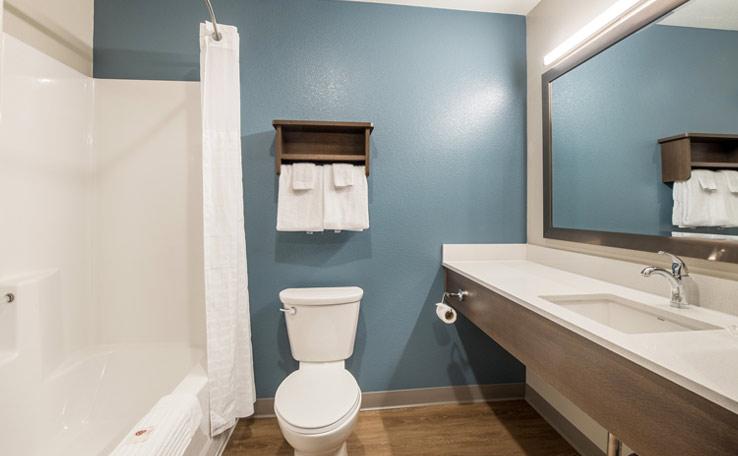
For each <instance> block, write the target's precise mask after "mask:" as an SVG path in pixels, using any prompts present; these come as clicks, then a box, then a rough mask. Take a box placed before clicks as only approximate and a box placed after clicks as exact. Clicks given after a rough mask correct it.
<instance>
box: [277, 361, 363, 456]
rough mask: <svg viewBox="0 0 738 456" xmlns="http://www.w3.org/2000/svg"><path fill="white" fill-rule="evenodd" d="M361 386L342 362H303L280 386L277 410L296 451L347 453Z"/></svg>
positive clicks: (312, 455)
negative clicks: (347, 443)
mask: <svg viewBox="0 0 738 456" xmlns="http://www.w3.org/2000/svg"><path fill="white" fill-rule="evenodd" d="M360 407H361V390H360V389H359V385H358V384H357V383H356V380H355V379H354V377H353V376H352V375H351V374H350V373H349V372H348V371H347V370H346V369H344V366H343V362H340V363H326V364H325V365H321V364H315V365H312V364H306V365H302V366H301V367H300V369H299V370H297V371H295V372H293V373H292V374H290V375H289V376H288V377H287V378H286V379H285V380H284V381H283V382H282V383H281V384H280V385H279V388H278V389H277V394H276V397H275V398H274V413H275V415H276V416H277V422H278V423H279V428H280V429H281V430H282V435H284V438H285V440H287V442H289V444H290V445H291V446H292V447H293V448H294V449H295V455H310V456H318V455H320V456H334V455H336V456H338V455H341V456H343V455H346V454H347V452H346V440H347V439H348V437H349V435H351V431H352V429H353V427H354V424H355V423H356V419H357V417H358V415H359V408H360Z"/></svg>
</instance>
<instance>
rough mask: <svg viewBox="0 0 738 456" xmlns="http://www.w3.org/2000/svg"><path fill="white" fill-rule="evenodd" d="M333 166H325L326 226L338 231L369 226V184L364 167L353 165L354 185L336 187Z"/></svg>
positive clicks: (362, 228)
mask: <svg viewBox="0 0 738 456" xmlns="http://www.w3.org/2000/svg"><path fill="white" fill-rule="evenodd" d="M333 166H334V165H328V166H324V167H323V172H324V175H323V182H324V184H325V189H324V192H323V194H324V202H323V206H324V217H323V220H324V223H323V226H324V228H325V229H327V230H336V231H338V230H348V231H363V230H365V229H367V228H369V186H368V183H367V180H366V174H365V169H364V167H363V166H352V174H353V185H351V186H350V187H336V185H335V182H334V178H333V177H334V176H333V172H334V168H333Z"/></svg>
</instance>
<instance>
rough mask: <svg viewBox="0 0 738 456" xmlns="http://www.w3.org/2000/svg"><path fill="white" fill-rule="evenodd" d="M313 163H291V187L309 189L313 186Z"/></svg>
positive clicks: (314, 173)
mask: <svg viewBox="0 0 738 456" xmlns="http://www.w3.org/2000/svg"><path fill="white" fill-rule="evenodd" d="M316 174H317V173H316V172H315V164H314V163H295V164H294V165H292V189H293V190H310V189H312V188H315V175H316Z"/></svg>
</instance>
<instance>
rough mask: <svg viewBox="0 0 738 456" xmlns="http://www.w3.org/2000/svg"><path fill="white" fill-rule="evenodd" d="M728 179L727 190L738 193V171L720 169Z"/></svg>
mask: <svg viewBox="0 0 738 456" xmlns="http://www.w3.org/2000/svg"><path fill="white" fill-rule="evenodd" d="M718 174H722V175H723V176H725V178H726V179H727V181H728V190H729V191H730V193H738V171H720V172H718Z"/></svg>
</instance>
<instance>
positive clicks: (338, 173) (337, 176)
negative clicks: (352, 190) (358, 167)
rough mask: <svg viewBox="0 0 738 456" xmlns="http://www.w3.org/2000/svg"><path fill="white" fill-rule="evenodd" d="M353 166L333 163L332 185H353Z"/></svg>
mask: <svg viewBox="0 0 738 456" xmlns="http://www.w3.org/2000/svg"><path fill="white" fill-rule="evenodd" d="M354 168H355V166H353V165H349V164H346V163H336V164H334V165H333V185H335V186H336V187H339V188H340V187H350V186H352V185H354Z"/></svg>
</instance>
